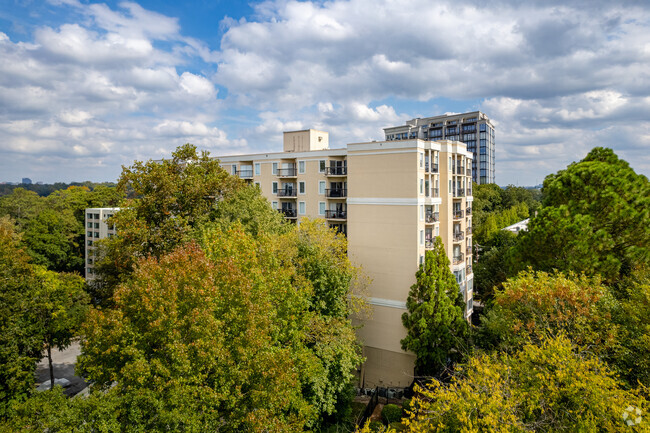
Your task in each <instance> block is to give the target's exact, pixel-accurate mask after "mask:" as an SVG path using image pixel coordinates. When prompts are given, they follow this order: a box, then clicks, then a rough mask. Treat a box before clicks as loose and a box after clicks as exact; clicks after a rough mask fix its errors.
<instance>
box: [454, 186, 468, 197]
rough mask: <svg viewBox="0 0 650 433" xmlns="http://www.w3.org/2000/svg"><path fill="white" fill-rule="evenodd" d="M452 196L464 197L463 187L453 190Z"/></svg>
mask: <svg viewBox="0 0 650 433" xmlns="http://www.w3.org/2000/svg"><path fill="white" fill-rule="evenodd" d="M454 197H465V189H464V188H457V189H456V191H455V192H454Z"/></svg>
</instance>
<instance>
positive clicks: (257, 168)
mask: <svg viewBox="0 0 650 433" xmlns="http://www.w3.org/2000/svg"><path fill="white" fill-rule="evenodd" d="M260 174H262V164H260V163H259V162H256V163H255V176H259V175H260Z"/></svg>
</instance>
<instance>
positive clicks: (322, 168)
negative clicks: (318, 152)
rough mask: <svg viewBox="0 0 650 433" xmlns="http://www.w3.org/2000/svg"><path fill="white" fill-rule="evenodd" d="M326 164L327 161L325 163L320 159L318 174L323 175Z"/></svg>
mask: <svg viewBox="0 0 650 433" xmlns="http://www.w3.org/2000/svg"><path fill="white" fill-rule="evenodd" d="M326 163H327V161H325V160H324V159H321V160H320V161H318V171H319V172H320V173H325V167H326Z"/></svg>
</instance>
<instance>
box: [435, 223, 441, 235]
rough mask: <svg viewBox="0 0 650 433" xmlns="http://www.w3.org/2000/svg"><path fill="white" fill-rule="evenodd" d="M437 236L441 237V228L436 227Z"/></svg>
mask: <svg viewBox="0 0 650 433" xmlns="http://www.w3.org/2000/svg"><path fill="white" fill-rule="evenodd" d="M436 236H440V226H439V225H436Z"/></svg>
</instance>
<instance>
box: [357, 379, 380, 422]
mask: <svg viewBox="0 0 650 433" xmlns="http://www.w3.org/2000/svg"><path fill="white" fill-rule="evenodd" d="M378 404H379V389H378V388H375V392H373V393H372V396H371V397H370V401H369V402H368V406H366V410H364V411H363V415H361V419H359V424H358V426H359V427H363V425H364V424H365V423H366V421H368V420H369V419H370V417H371V416H372V413H373V412H374V411H375V408H376V407H377V405H378Z"/></svg>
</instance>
